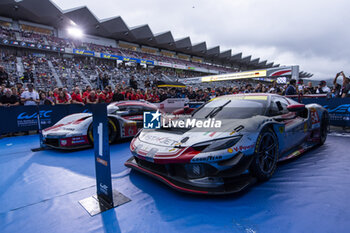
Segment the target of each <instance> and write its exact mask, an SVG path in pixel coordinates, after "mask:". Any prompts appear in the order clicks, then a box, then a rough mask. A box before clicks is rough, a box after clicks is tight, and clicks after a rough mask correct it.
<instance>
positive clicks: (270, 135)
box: [249, 128, 279, 181]
mask: <svg viewBox="0 0 350 233" xmlns="http://www.w3.org/2000/svg"><path fill="white" fill-rule="evenodd" d="M278 149H279V148H278V140H277V136H276V134H275V132H274V131H273V130H272V129H271V128H264V129H262V130H261V132H260V134H259V136H258V139H257V142H256V146H255V153H254V156H255V158H254V159H253V161H252V163H251V165H250V169H249V170H250V172H251V174H253V175H254V176H255V177H256V178H257V179H258V180H260V181H266V180H268V179H270V178H271V176H272V175H273V173H274V172H275V170H276V167H277V161H278V153H279V152H278Z"/></svg>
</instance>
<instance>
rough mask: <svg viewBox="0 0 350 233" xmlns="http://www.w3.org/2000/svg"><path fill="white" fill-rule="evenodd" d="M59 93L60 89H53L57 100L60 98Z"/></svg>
mask: <svg viewBox="0 0 350 233" xmlns="http://www.w3.org/2000/svg"><path fill="white" fill-rule="evenodd" d="M58 93H59V91H58V88H55V89H53V96H54V97H55V98H56V99H57V97H58Z"/></svg>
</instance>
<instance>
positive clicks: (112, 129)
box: [88, 119, 118, 144]
mask: <svg viewBox="0 0 350 233" xmlns="http://www.w3.org/2000/svg"><path fill="white" fill-rule="evenodd" d="M117 137H118V126H117V124H116V123H115V122H114V121H113V120H112V119H108V138H109V143H113V142H114V141H115V140H116V139H117ZM88 138H89V141H90V143H91V144H94V134H93V129H92V123H91V124H90V126H89V128H88Z"/></svg>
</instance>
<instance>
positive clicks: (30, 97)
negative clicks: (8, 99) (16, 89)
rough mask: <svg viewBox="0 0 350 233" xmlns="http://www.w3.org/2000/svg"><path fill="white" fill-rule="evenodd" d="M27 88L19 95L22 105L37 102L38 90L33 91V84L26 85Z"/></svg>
mask: <svg viewBox="0 0 350 233" xmlns="http://www.w3.org/2000/svg"><path fill="white" fill-rule="evenodd" d="M27 88H28V90H27V91H24V92H23V93H22V95H21V101H22V102H23V103H24V105H36V104H38V103H39V101H40V100H39V94H38V92H36V91H34V89H33V84H30V83H29V84H28V85H27Z"/></svg>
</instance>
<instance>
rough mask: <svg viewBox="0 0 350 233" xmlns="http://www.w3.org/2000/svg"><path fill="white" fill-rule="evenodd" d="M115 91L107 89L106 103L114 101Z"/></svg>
mask: <svg viewBox="0 0 350 233" xmlns="http://www.w3.org/2000/svg"><path fill="white" fill-rule="evenodd" d="M113 95H114V93H113V91H112V88H111V87H110V86H108V87H107V99H106V103H110V102H112V100H113Z"/></svg>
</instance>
